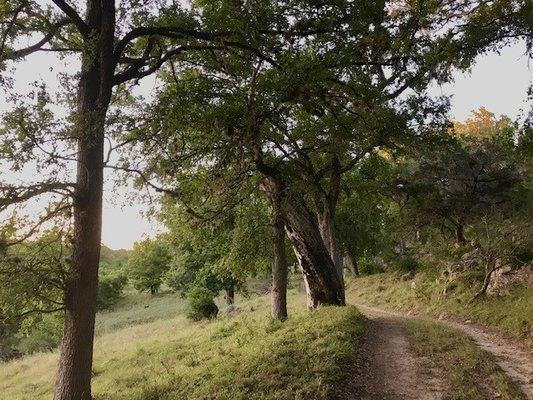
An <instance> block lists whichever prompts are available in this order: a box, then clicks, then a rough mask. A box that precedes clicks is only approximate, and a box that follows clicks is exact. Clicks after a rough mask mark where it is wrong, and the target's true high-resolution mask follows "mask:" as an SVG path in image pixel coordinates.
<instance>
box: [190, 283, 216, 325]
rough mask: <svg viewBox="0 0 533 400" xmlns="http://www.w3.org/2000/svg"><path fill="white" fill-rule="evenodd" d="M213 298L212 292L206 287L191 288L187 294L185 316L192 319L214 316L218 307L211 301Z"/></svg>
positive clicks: (197, 319)
mask: <svg viewBox="0 0 533 400" xmlns="http://www.w3.org/2000/svg"><path fill="white" fill-rule="evenodd" d="M214 298H215V296H214V294H213V292H211V291H210V290H208V289H205V288H202V287H195V288H193V289H192V290H191V291H190V292H189V294H188V296H187V300H188V304H187V317H189V318H190V319H192V320H193V321H199V320H201V319H204V318H209V319H211V318H215V317H216V316H217V314H218V307H217V305H216V304H215V302H214V301H213V299H214Z"/></svg>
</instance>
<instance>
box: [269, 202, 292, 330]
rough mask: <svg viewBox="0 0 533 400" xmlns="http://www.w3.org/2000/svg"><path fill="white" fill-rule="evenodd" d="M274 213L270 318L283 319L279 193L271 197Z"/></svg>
mask: <svg viewBox="0 0 533 400" xmlns="http://www.w3.org/2000/svg"><path fill="white" fill-rule="evenodd" d="M272 208H273V213H274V218H273V223H274V264H273V265H272V292H271V311H272V318H274V319H277V320H280V321H284V320H286V319H287V317H288V313H287V279H288V272H289V270H288V266H287V254H286V253H285V226H284V224H283V215H282V213H281V209H280V205H279V194H278V195H277V196H276V198H274V199H273V202H272Z"/></svg>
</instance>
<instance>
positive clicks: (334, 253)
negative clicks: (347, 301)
mask: <svg viewBox="0 0 533 400" xmlns="http://www.w3.org/2000/svg"><path fill="white" fill-rule="evenodd" d="M333 218H334V211H333V210H332V209H331V208H330V207H329V206H326V207H325V209H324V212H323V213H322V214H321V215H319V216H318V227H319V229H320V236H322V240H323V241H324V245H325V246H326V248H327V249H328V252H329V255H330V257H331V260H332V261H333V264H334V265H335V269H336V271H337V275H338V276H339V280H340V282H341V284H342V289H343V291H344V273H343V265H342V261H341V257H340V252H339V248H338V246H337V238H336V234H335V223H334V219H333ZM343 296H344V295H343Z"/></svg>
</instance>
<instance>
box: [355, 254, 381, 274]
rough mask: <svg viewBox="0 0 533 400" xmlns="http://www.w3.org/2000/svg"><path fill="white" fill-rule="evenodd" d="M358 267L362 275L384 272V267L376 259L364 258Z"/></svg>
mask: <svg viewBox="0 0 533 400" xmlns="http://www.w3.org/2000/svg"><path fill="white" fill-rule="evenodd" d="M358 267H359V273H360V274H361V275H372V274H379V273H380V272H383V267H382V266H381V265H379V264H378V263H376V262H374V261H370V260H366V259H364V258H363V259H361V260H360V261H359V265H358Z"/></svg>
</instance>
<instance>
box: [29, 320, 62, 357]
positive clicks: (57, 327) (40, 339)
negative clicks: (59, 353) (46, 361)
mask: <svg viewBox="0 0 533 400" xmlns="http://www.w3.org/2000/svg"><path fill="white" fill-rule="evenodd" d="M62 325H63V318H62V314H59V313H55V314H44V315H42V317H40V319H39V320H38V321H37V322H32V325H31V327H29V328H25V327H23V328H22V331H23V332H24V331H27V332H26V333H23V335H24V336H23V337H22V338H21V340H20V342H19V344H18V347H19V350H20V351H21V352H22V353H23V354H31V353H36V352H41V351H52V350H54V349H56V348H57V346H58V345H59V342H60V341H61V330H62Z"/></svg>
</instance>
